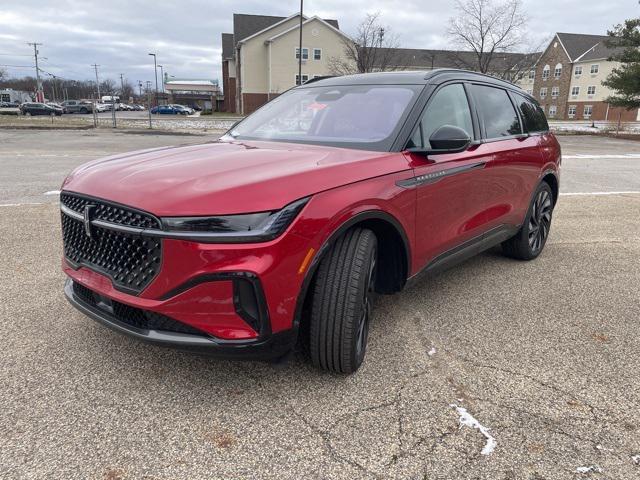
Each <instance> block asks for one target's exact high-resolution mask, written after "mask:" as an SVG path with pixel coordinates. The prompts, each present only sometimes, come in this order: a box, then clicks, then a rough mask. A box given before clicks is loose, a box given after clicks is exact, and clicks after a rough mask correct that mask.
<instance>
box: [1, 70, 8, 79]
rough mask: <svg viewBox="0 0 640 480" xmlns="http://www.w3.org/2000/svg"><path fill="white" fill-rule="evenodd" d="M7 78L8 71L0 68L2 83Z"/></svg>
mask: <svg viewBox="0 0 640 480" xmlns="http://www.w3.org/2000/svg"><path fill="white" fill-rule="evenodd" d="M6 76H7V71H6V70H3V69H2V68H0V82H1V81H2V80H4V79H5V77H6Z"/></svg>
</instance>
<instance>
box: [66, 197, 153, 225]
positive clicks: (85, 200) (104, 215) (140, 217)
mask: <svg viewBox="0 0 640 480" xmlns="http://www.w3.org/2000/svg"><path fill="white" fill-rule="evenodd" d="M60 203H61V204H62V205H64V206H65V207H67V208H69V209H71V210H73V211H74V212H78V213H79V214H81V215H82V214H83V213H84V207H85V206H86V205H95V206H96V208H95V209H93V210H92V212H91V216H92V217H93V218H94V219H95V220H104V221H105V222H111V223H117V224H119V225H126V226H127V227H136V228H156V229H159V228H160V227H161V225H160V220H158V219H157V218H156V217H154V216H153V215H150V214H148V213H146V212H141V211H139V210H136V209H135V208H130V207H125V206H122V205H114V204H111V203H109V202H105V201H104V200H99V199H94V198H89V197H84V196H81V195H77V194H72V193H67V192H63V193H61V194H60Z"/></svg>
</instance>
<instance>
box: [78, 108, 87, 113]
mask: <svg viewBox="0 0 640 480" xmlns="http://www.w3.org/2000/svg"><path fill="white" fill-rule="evenodd" d="M80 113H84V114H87V113H89V110H87V109H86V108H81V109H80Z"/></svg>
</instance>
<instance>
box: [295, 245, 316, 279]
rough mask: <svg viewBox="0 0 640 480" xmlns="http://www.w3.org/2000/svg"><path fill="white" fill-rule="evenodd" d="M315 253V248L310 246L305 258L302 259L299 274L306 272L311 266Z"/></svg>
mask: <svg viewBox="0 0 640 480" xmlns="http://www.w3.org/2000/svg"><path fill="white" fill-rule="evenodd" d="M314 253H315V250H314V249H313V248H310V249H309V251H308V252H307V254H306V255H305V257H304V260H302V263H301V264H300V269H299V270H298V274H301V273H304V271H305V270H306V269H307V267H308V266H309V262H311V259H312V258H313V254H314Z"/></svg>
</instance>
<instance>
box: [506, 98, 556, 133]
mask: <svg viewBox="0 0 640 480" xmlns="http://www.w3.org/2000/svg"><path fill="white" fill-rule="evenodd" d="M513 97H514V99H515V101H516V105H517V106H518V110H520V116H521V117H522V121H523V122H524V131H525V132H528V133H533V132H546V131H548V130H549V124H548V123H547V119H546V117H545V116H544V112H543V111H542V108H540V106H539V105H538V104H537V103H535V102H533V101H532V100H530V99H528V98H526V97H524V96H522V95H520V94H518V93H516V94H514V95H513Z"/></svg>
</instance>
